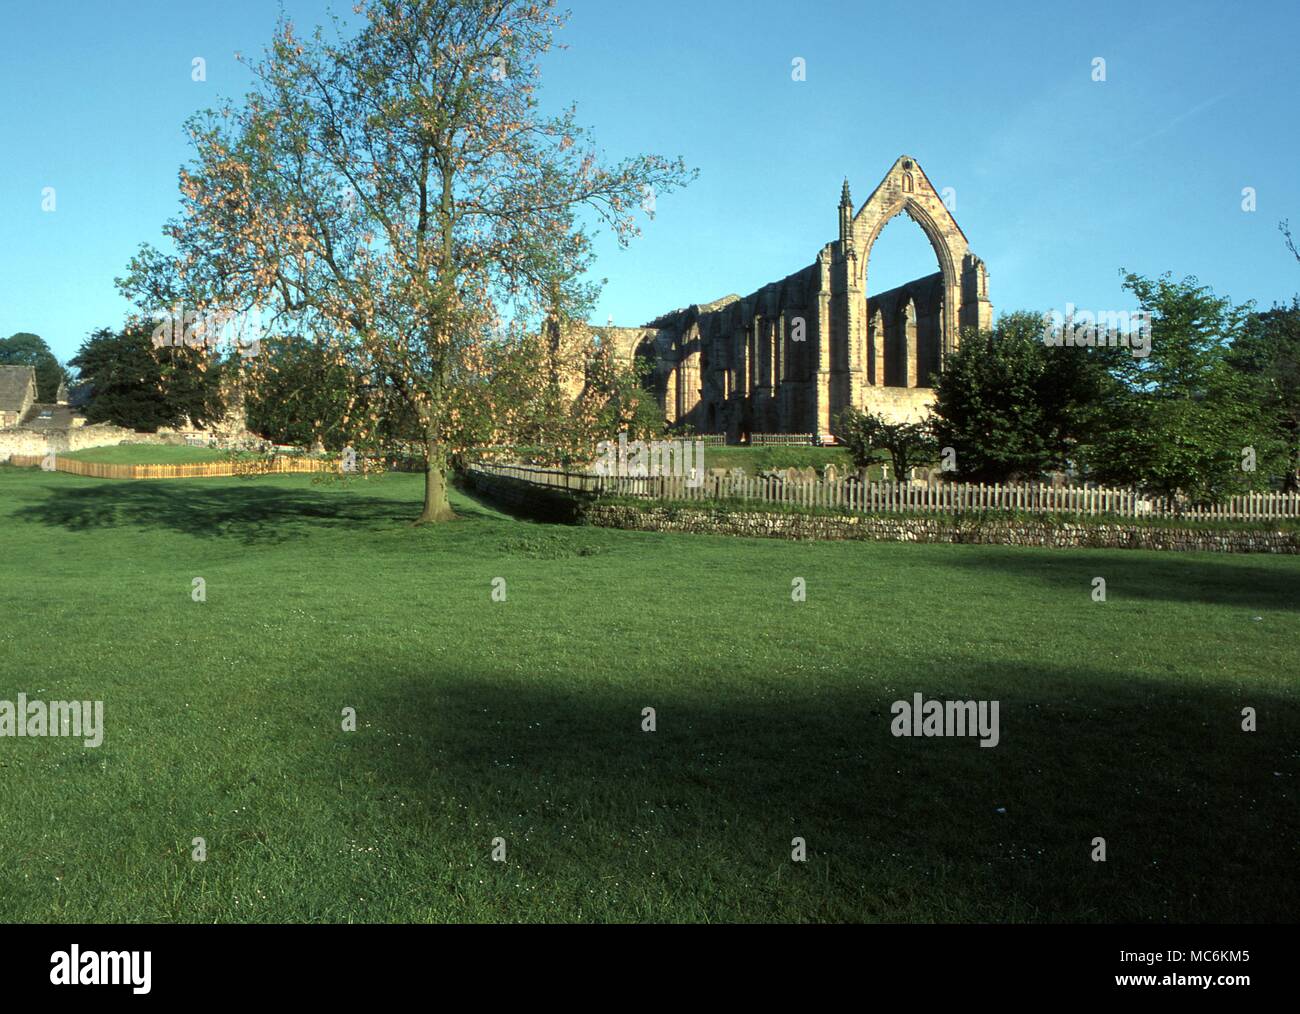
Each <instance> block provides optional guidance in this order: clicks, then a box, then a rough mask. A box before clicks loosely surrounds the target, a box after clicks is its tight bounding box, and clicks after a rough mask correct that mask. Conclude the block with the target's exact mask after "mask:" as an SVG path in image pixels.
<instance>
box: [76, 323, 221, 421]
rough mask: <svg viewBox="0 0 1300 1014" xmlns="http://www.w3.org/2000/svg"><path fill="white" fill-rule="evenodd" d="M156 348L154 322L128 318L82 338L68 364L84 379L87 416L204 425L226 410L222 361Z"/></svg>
mask: <svg viewBox="0 0 1300 1014" xmlns="http://www.w3.org/2000/svg"><path fill="white" fill-rule="evenodd" d="M196 355H198V356H201V357H202V358H195V355H191V354H189V352H188V350H186V349H172V348H161V349H160V348H155V347H154V343H153V325H152V324H150V323H148V322H146V321H140V320H131V321H128V322H127V323H126V324H125V325H124V326H123V327H122V329H121V330H120V331H116V332H114V331H113V330H112V329H111V328H100V329H99V330H98V331H95V332H94V333H93V334H91V335H90V337H89V338H87V339H86V340H85V341H84V342H82V344H81V348H80V350H78V352H77V355H76V356H75V357H74V358H73V359H72V360H71V362H70V365H71V366H73V367H74V368H75V369H76V370H77V371H78V381H79V383H81V384H84V385H86V386H87V387H88V388H89V390H90V392H91V395H90V400H89V402H88V403H87V405H86V409H85V412H86V419H87V420H88V421H89V422H92V423H99V422H111V423H113V424H114V425H116V426H122V427H125V428H126V429H132V430H140V431H144V432H149V433H152V432H154V431H155V430H158V429H160V428H162V427H171V426H182V425H185V424H186V423H189V424H191V425H194V426H202V425H204V424H206V423H211V422H215V421H216V420H218V419H220V418H221V417H222V415H223V414H224V412H225V401H224V398H223V395H222V390H221V379H222V376H223V374H224V370H223V367H222V364H221V363H220V362H219V361H218V360H217V359H216V357H215V356H210V355H209V354H208V353H198V354H196Z"/></svg>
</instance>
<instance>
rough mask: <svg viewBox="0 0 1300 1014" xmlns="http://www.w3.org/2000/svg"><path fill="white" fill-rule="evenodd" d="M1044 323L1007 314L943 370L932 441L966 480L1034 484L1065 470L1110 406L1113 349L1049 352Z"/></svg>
mask: <svg viewBox="0 0 1300 1014" xmlns="http://www.w3.org/2000/svg"><path fill="white" fill-rule="evenodd" d="M1043 321H1044V318H1043V316H1042V315H1039V314H1033V313H1026V312H1018V313H1012V314H1007V315H1005V316H1003V317H1002V318H1001V319H1000V320H999V321H998V322H997V325H996V327H995V328H994V329H993V330H992V331H987V332H968V333H967V334H966V335H965V336H964V337H963V339H962V341H961V343H960V345H959V346H958V348H957V350H956V352H954V353H953V354H952V355H950V356H949V357H948V359H947V361H946V363H945V365H944V371H943V373H942V375H941V376H940V378H939V381H938V383H937V385H936V389H935V398H936V404H935V417H934V432H935V438H936V440H937V442H938V445H939V447H941V448H944V447H951V448H952V449H953V450H955V451H956V462H955V463H956V469H957V472H956V474H957V475H958V476H960V477H961V478H962V479H963V480H965V481H968V482H1007V481H1009V480H1012V479H1022V480H1038V479H1040V478H1041V477H1042V476H1043V475H1044V474H1045V473H1047V472H1050V471H1052V470H1054V469H1063V468H1065V467H1067V464H1068V462H1069V461H1070V459H1071V456H1072V454H1073V453H1074V451H1075V448H1076V447H1078V445H1079V444H1080V443H1081V442H1082V441H1085V440H1087V439H1088V435H1089V433H1090V432H1091V430H1092V428H1093V425H1094V422H1095V420H1097V419H1098V418H1100V417H1101V416H1102V415H1104V413H1105V406H1106V405H1107V404H1109V403H1111V402H1112V401H1113V398H1114V396H1115V393H1116V392H1115V384H1114V382H1113V381H1112V380H1111V378H1110V376H1109V374H1108V371H1107V366H1108V364H1109V363H1111V362H1113V361H1114V360H1115V355H1114V353H1115V351H1117V350H1113V349H1109V348H1102V347H1091V348H1088V347H1080V348H1075V347H1068V346H1061V347H1055V348H1054V347H1051V346H1049V345H1047V344H1046V343H1045V342H1044V340H1043V329H1044V323H1043Z"/></svg>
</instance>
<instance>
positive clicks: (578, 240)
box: [122, 0, 689, 521]
mask: <svg viewBox="0 0 1300 1014" xmlns="http://www.w3.org/2000/svg"><path fill="white" fill-rule="evenodd" d="M357 10H358V11H360V12H362V13H364V15H365V18H366V20H365V24H364V26H363V27H362V28H361V30H360V31H359V33H358V34H356V35H354V36H352V37H345V36H344V35H343V34H342V32H341V31H336V32H335V33H334V34H333V35H331V36H330V37H329V38H327V36H326V33H325V31H324V30H322V29H317V30H316V31H315V32H314V33H313V34H312V35H310V36H308V37H301V36H299V34H298V33H297V31H296V30H295V28H294V26H293V24H292V23H291V22H288V21H282V22H281V24H280V25H279V27H278V29H277V32H276V35H275V38H274V40H273V42H272V44H271V46H270V48H269V50H268V51H267V53H266V55H265V58H264V59H263V60H262V61H261V62H260V63H258V64H256V66H255V67H254V68H253V70H254V72H255V75H256V81H257V85H256V87H255V89H254V91H253V92H252V93H251V94H249V95H248V96H247V97H246V99H245V101H244V102H243V103H242V104H240V105H233V104H228V105H226V106H225V107H224V108H222V109H221V110H219V111H216V112H211V113H208V114H205V115H203V116H200V117H197V118H195V119H194V120H192V121H191V122H190V125H189V126H190V132H191V136H192V138H193V142H194V145H195V152H196V154H195V159H194V163H193V164H192V165H191V166H189V167H187V168H186V169H185V170H184V172H183V173H182V177H181V192H182V206H183V213H182V215H181V217H180V218H178V219H177V220H175V221H173V222H172V223H171V224H170V225H169V227H168V229H167V232H168V234H169V236H170V238H171V239H172V241H173V243H174V246H175V250H174V252H172V253H169V254H163V253H161V252H159V251H157V250H155V249H153V248H151V247H145V248H144V249H142V250H141V251H140V253H139V255H138V256H137V257H136V258H135V259H134V260H133V261H132V264H131V269H130V272H129V274H128V276H127V277H126V278H125V279H123V280H122V285H123V288H124V289H125V290H126V291H127V292H128V293H130V294H131V295H133V296H134V297H135V298H136V299H137V300H138V301H141V302H142V304H145V305H154V306H167V305H171V303H172V302H173V301H174V300H175V299H177V298H181V297H184V298H187V299H188V300H189V301H190V302H192V303H194V304H196V305H199V306H224V307H239V308H247V307H252V306H257V307H259V308H261V309H262V311H263V313H264V314H266V315H267V316H268V317H269V321H268V322H269V323H270V324H271V325H272V327H280V326H283V327H284V328H285V329H287V330H289V331H290V332H292V333H295V334H299V335H303V336H307V337H310V339H311V340H313V341H315V342H316V343H317V344H318V345H320V346H321V347H322V348H324V349H326V350H328V352H329V356H327V360H328V359H330V358H331V357H341V358H342V360H343V361H344V362H347V363H348V364H350V365H351V366H352V368H354V369H355V370H356V371H357V373H358V374H359V375H361V376H365V377H368V378H370V377H374V378H382V383H379V384H376V386H374V387H373V388H372V389H371V391H372V393H373V394H374V395H376V397H375V398H373V399H372V400H370V401H368V403H367V414H366V415H365V416H364V421H365V423H366V426H367V428H368V432H369V433H370V434H371V435H374V434H377V433H378V432H379V430H380V428H381V423H382V421H385V420H386V421H387V422H388V424H389V425H390V426H391V425H393V424H394V422H402V423H405V422H407V421H409V424H410V427H411V432H410V433H409V434H408V435H409V436H410V437H412V438H414V439H418V440H419V441H420V443H421V445H422V446H423V448H424V453H425V457H426V462H427V472H426V475H427V480H426V494H425V505H424V510H423V512H422V514H421V517H420V520H422V521H433V520H441V519H444V518H446V517H449V516H450V509H449V506H448V504H447V499H446V492H445V490H446V471H447V468H448V465H449V463H450V462H451V460H452V458H453V457H454V456H456V455H458V454H462V453H464V452H466V451H467V450H468V449H470V448H473V447H475V446H478V445H479V444H481V443H483V442H485V441H488V442H491V441H494V440H496V439H501V438H505V436H506V435H507V434H508V433H509V432H510V431H511V430H512V429H514V428H516V427H517V426H518V424H519V422H520V420H521V419H522V418H525V417H528V416H530V415H531V414H532V413H533V412H534V411H535V406H534V404H533V402H535V400H536V399H537V397H538V396H539V395H540V394H542V393H544V392H543V389H544V388H545V385H546V378H547V374H546V373H544V372H543V373H534V374H532V375H531V376H529V375H523V374H520V373H518V372H514V371H515V370H516V369H517V368H518V367H519V366H520V365H521V364H523V363H527V362H530V361H532V360H533V358H534V357H533V356H532V354H531V353H530V352H529V350H528V347H527V346H528V345H529V343H530V336H531V338H532V339H533V340H534V341H535V340H536V339H537V335H538V334H539V333H544V332H545V330H546V328H545V327H544V324H546V323H549V322H555V321H561V320H576V319H581V318H582V317H583V316H584V315H585V313H586V312H587V310H588V308H589V307H590V305H591V302H592V300H593V297H594V294H595V286H594V285H593V284H592V283H590V282H588V281H586V280H585V278H586V272H587V269H588V268H589V267H590V265H591V260H592V247H591V238H590V234H589V230H590V228H591V227H592V226H593V225H602V224H603V225H605V226H607V227H609V228H611V229H612V230H613V232H614V233H615V235H616V236H617V237H618V239H619V240H620V242H624V243H626V242H627V241H628V240H629V239H630V238H631V237H632V236H633V235H635V233H636V231H637V225H636V216H637V211H638V208H640V207H641V206H642V205H643V204H645V206H646V207H652V206H653V202H652V201H649V200H647V197H655V198H657V197H658V196H663V195H664V194H666V193H668V192H670V191H671V190H673V189H674V188H675V187H677V186H678V185H680V184H682V183H684V182H686V180H687V179H688V178H689V174H688V173H687V171H686V170H685V168H684V167H683V165H682V164H681V162H680V161H676V162H673V161H669V160H666V159H663V158H660V157H657V156H641V157H635V158H629V159H626V160H624V161H621V162H618V163H616V164H613V165H609V166H607V165H605V164H603V162H602V160H601V158H600V157H599V155H598V153H597V151H596V149H595V146H594V144H593V143H592V142H591V140H590V139H589V137H588V136H587V134H586V132H585V131H584V130H583V129H582V128H581V127H580V126H579V125H578V123H577V122H576V119H575V114H574V111H573V109H572V108H570V109H567V110H565V111H563V112H561V113H560V114H559V115H556V116H551V115H548V114H545V113H543V111H542V110H541V108H540V106H539V100H538V94H537V88H538V79H539V59H540V58H541V56H542V55H543V54H544V53H546V52H547V51H548V50H549V49H550V47H551V45H552V36H553V33H554V32H555V30H556V29H558V28H559V27H561V26H562V24H563V23H564V16H562V15H560V14H559V13H557V11H556V8H555V5H554V3H553V2H551V0H547V2H540V0H539V2H532V0H459V2H453V0H371V2H367V3H360V4H358V6H357ZM336 28H337V22H336ZM335 361H337V360H335ZM261 367H262V363H261V360H254V361H252V363H251V365H250V364H246V368H252V369H254V370H256V369H260V368H261ZM498 399H507V400H504V401H502V400H498Z"/></svg>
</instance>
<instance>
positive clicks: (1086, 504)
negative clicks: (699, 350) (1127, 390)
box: [472, 464, 1300, 521]
mask: <svg viewBox="0 0 1300 1014" xmlns="http://www.w3.org/2000/svg"><path fill="white" fill-rule="evenodd" d="M472 471H477V472H480V473H483V474H486V475H497V476H504V477H506V478H512V479H521V480H523V481H525V482H530V483H533V484H535V485H537V486H544V487H548V488H552V489H566V490H573V491H582V492H587V493H596V494H602V495H610V496H628V497H638V498H642V499H649V500H686V501H690V500H701V501H704V500H742V501H752V502H754V503H768V504H782V505H786V506H792V507H820V508H830V509H836V510H844V511H849V512H858V513H864V514H891V513H893V514H896V513H913V512H923V513H926V512H928V513H944V514H961V513H969V512H972V511H1019V512H1024V513H1031V514H1084V515H1110V516H1115V517H1123V518H1141V517H1180V518H1194V519H1207V520H1211V519H1217V520H1224V521H1270V520H1284V519H1298V518H1300V494H1296V493H1289V494H1288V493H1247V494H1243V495H1241V496H1234V497H1231V498H1229V499H1228V500H1226V501H1224V502H1223V503H1221V504H1214V505H1211V506H1208V507H1194V506H1191V505H1189V504H1185V503H1178V502H1176V501H1173V500H1168V499H1163V498H1153V497H1148V496H1145V495H1143V494H1141V493H1138V492H1135V491H1133V490H1128V489H1100V488H1093V487H1082V486H1064V487H1058V486H1048V485H1043V484H1017V485H1005V486H1004V485H982V484H975V483H942V484H935V485H928V484H922V483H897V482H871V483H866V482H862V481H861V480H860V479H859V478H858V477H857V476H849V477H846V478H843V479H839V480H835V481H830V482H828V481H826V480H824V479H818V480H806V481H792V480H788V479H780V478H775V477H771V476H750V475H744V476H740V475H730V474H729V475H708V476H705V477H704V479H703V481H702V482H698V483H692V482H691V481H690V480H689V479H687V478H686V477H685V476H650V477H634V476H604V475H595V474H592V473H589V472H569V471H564V470H562V469H554V468H540V467H536V466H531V465H494V464H481V465H476V466H475V467H474V469H472Z"/></svg>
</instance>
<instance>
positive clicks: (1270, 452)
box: [1228, 296, 1300, 492]
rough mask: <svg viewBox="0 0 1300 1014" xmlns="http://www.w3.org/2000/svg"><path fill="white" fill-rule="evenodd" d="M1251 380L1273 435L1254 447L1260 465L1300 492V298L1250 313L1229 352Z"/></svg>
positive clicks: (1290, 489)
mask: <svg viewBox="0 0 1300 1014" xmlns="http://www.w3.org/2000/svg"><path fill="white" fill-rule="evenodd" d="M1228 361H1229V363H1230V364H1231V365H1232V366H1233V367H1235V368H1236V369H1238V370H1240V371H1242V372H1243V373H1244V374H1245V375H1246V378H1247V381H1248V384H1249V391H1250V401H1251V403H1252V404H1255V405H1258V406H1259V407H1260V408H1261V409H1262V411H1263V422H1264V424H1265V427H1266V428H1267V432H1268V437H1269V439H1267V440H1266V441H1263V442H1262V443H1261V446H1259V447H1256V448H1254V450H1255V451H1256V457H1257V459H1258V460H1257V467H1258V468H1259V469H1261V470H1263V471H1265V472H1266V473H1268V474H1272V475H1275V476H1278V477H1279V478H1280V479H1281V480H1282V486H1283V489H1285V490H1286V491H1287V492H1297V491H1300V296H1295V297H1293V298H1292V300H1291V305H1290V306H1284V305H1279V306H1274V307H1273V309H1271V310H1265V311H1263V312H1262V313H1251V314H1249V315H1248V316H1247V317H1246V320H1245V323H1244V326H1243V328H1242V333H1241V334H1240V336H1239V337H1238V338H1237V340H1236V341H1235V342H1233V344H1232V348H1231V350H1230V351H1229V353H1228Z"/></svg>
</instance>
